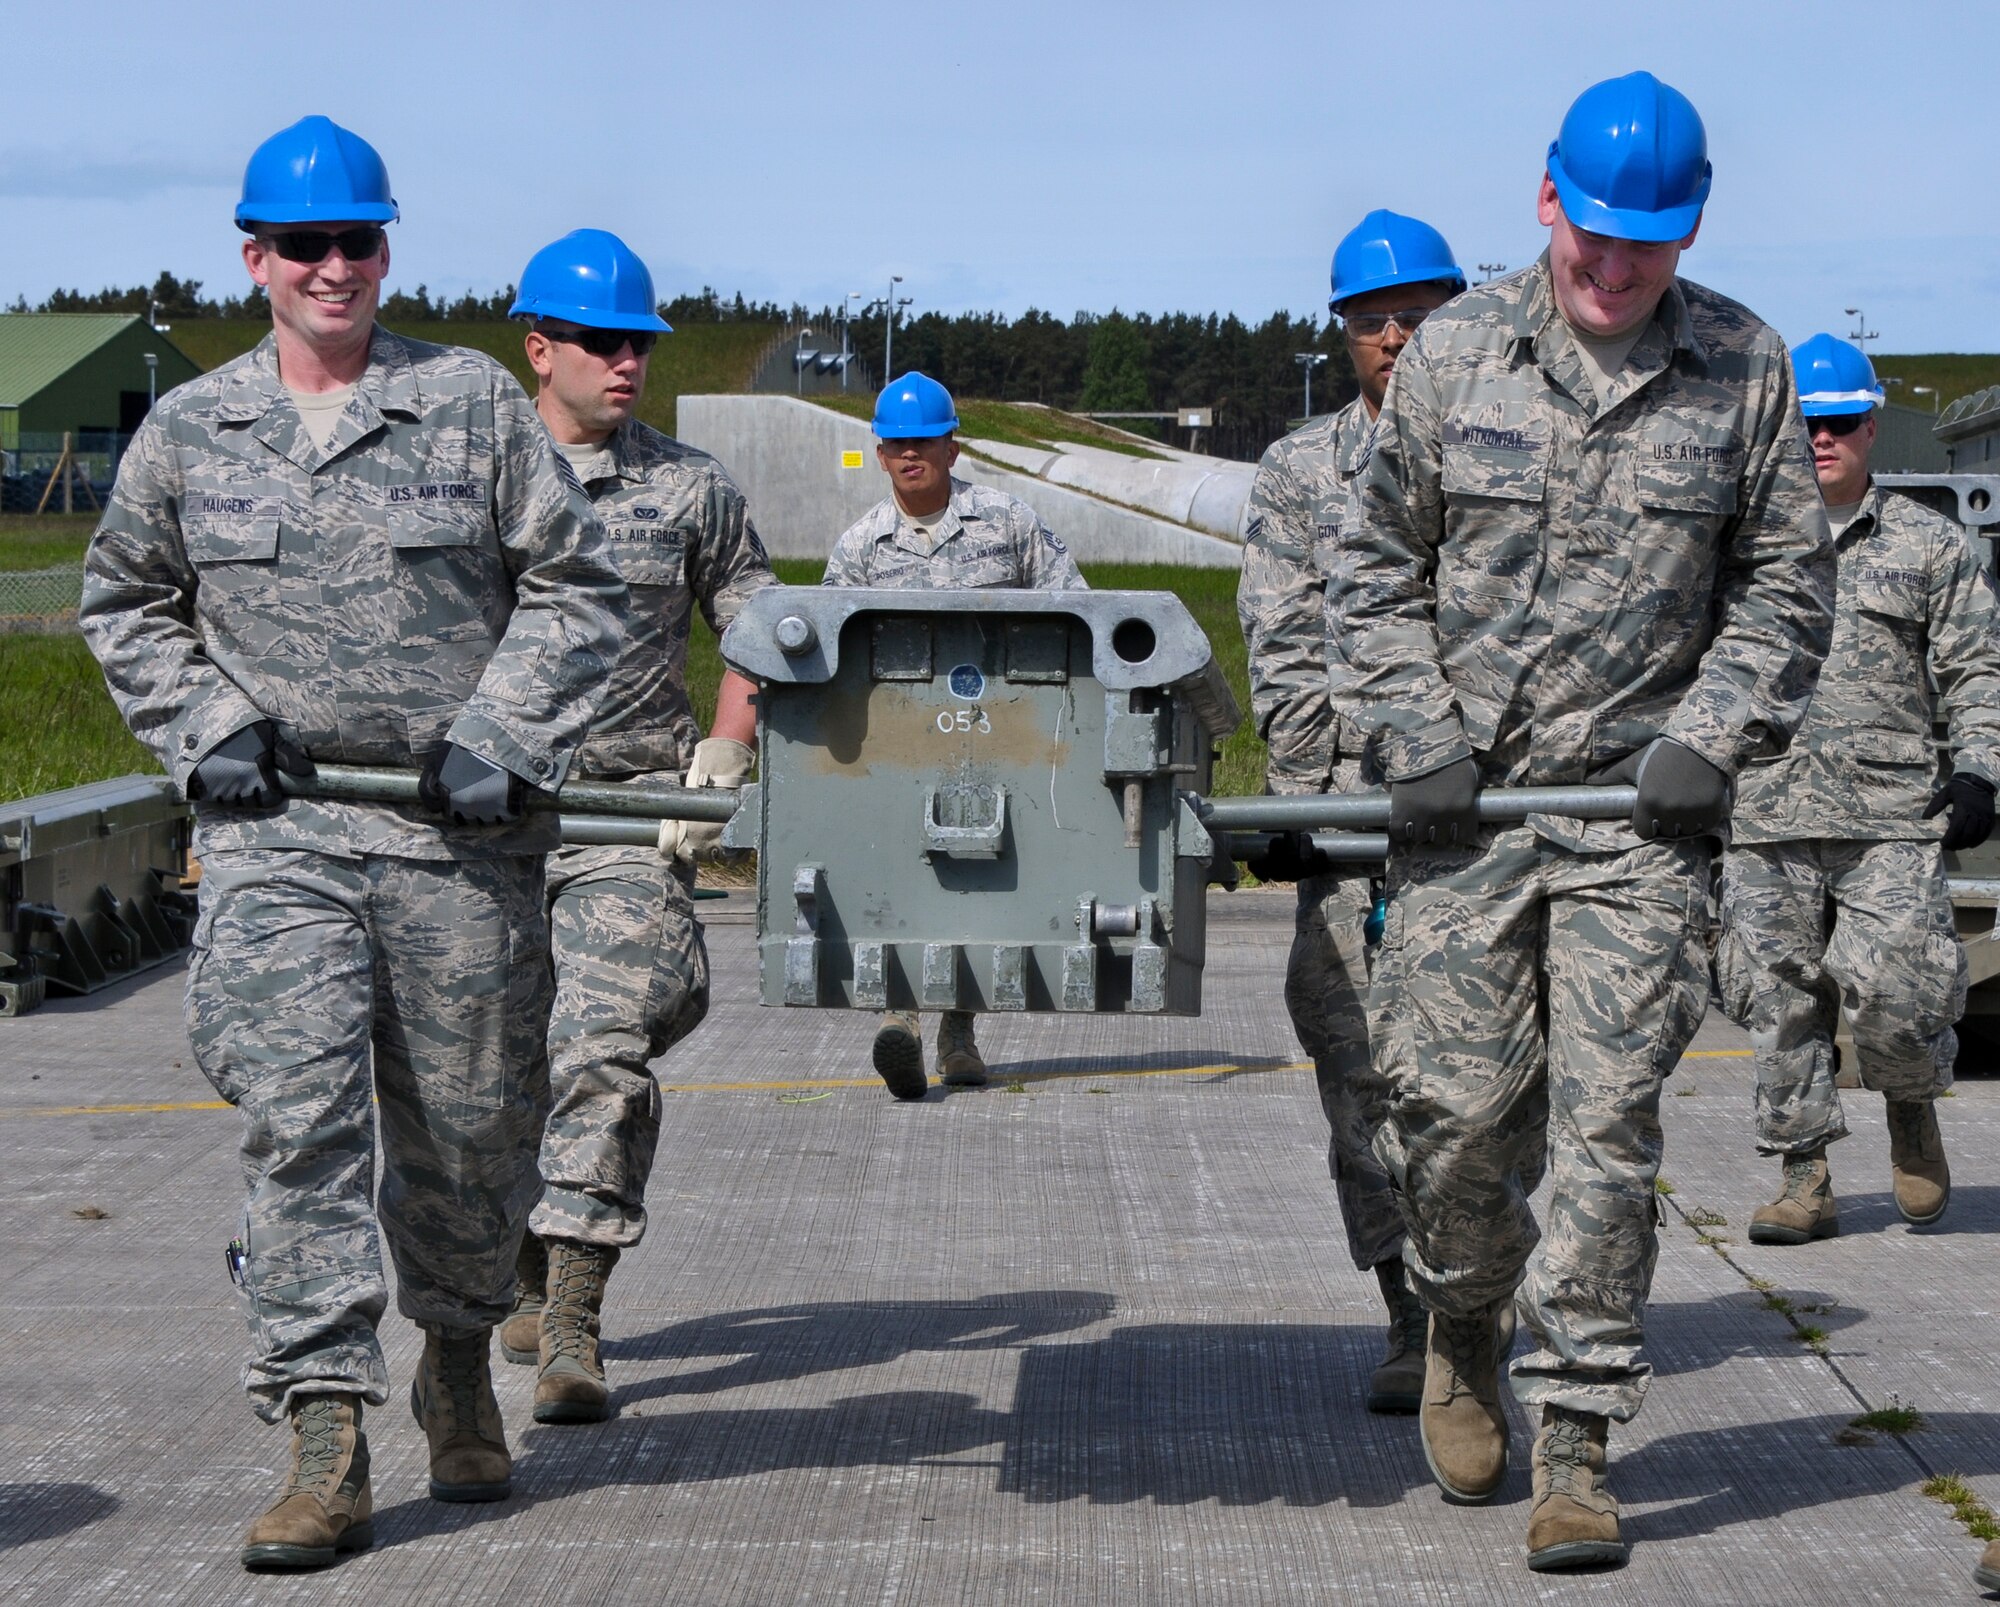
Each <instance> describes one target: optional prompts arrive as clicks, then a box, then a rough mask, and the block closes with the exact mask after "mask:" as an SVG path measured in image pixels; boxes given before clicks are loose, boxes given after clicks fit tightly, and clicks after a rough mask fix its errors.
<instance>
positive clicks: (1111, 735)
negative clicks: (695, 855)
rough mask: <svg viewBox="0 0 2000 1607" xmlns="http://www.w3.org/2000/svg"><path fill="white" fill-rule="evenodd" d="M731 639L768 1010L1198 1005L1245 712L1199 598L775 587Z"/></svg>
mask: <svg viewBox="0 0 2000 1607" xmlns="http://www.w3.org/2000/svg"><path fill="white" fill-rule="evenodd" d="M722 652H723V657H724V658H725V659H727V660H728V662H729V664H730V665H731V666H732V667H733V668H735V669H736V670H738V671H740V672H741V673H743V674H744V675H747V676H749V677H750V678H751V679H752V680H754V681H756V682H757V685H758V693H757V700H758V716H759V718H758V743H759V753H758V760H759V775H760V777H761V780H760V782H759V783H758V784H757V785H755V786H752V787H746V788H745V789H744V799H743V808H742V810H741V811H740V812H739V813H738V814H737V816H736V818H735V819H734V820H733V821H732V822H731V823H730V825H729V826H728V827H727V828H726V829H725V831H724V833H723V843H724V845H725V846H728V847H733V848H753V849H755V850H756V851H757V856H758V859H757V864H758V894H757V899H758V941H759V952H760V954H761V956H762V966H763V998H764V1002H765V1003H766V1004H771V1005H793V1006H809V1007H810V1006H835V1007H850V1008H854V1009H862V1010H884V1009H905V1010H908V1009H927V1010H945V1009H957V1010H978V1011H1076V1012H1093V1011H1094V1012H1114V1013H1115V1012H1124V1011H1133V1012H1146V1013H1152V1014H1169V1015H1194V1014H1197V1013H1199V1011H1200V1009H1201V969H1202V960H1203V953H1204V944H1205V937H1206V928H1205V922H1206V906H1205V900H1204V890H1205V888H1206V886H1207V883H1208V880H1209V867H1210V860H1211V858H1212V857H1213V856H1214V854H1215V852H1216V848H1215V844H1214V843H1213V841H1212V840H1211V838H1210V836H1209V834H1208V832H1207V830H1206V829H1205V828H1204V827H1203V825H1202V823H1201V820H1200V818H1199V816H1198V814H1197V810H1196V806H1195V802H1194V801H1193V800H1192V799H1190V798H1189V797H1187V796H1184V794H1186V793H1188V792H1193V793H1195V794H1199V793H1201V792H1204V791H1206V790H1207V787H1208V782H1209V777H1210V773H1211V767H1212V765H1213V763H1214V759H1215V749H1216V748H1217V747H1219V746H1220V745H1221V743H1222V742H1223V741H1224V739H1225V738H1227V737H1228V735H1229V733H1230V732H1231V731H1233V730H1234V729H1235V728H1236V726H1237V724H1238V722H1239V721H1240V719H1241V715H1240V713H1239V712H1238V710H1237V707H1236V702H1235V699H1234V698H1233V697H1231V695H1230V692H1229V688H1228V685H1227V683H1226V682H1225V681H1224V679H1223V677H1222V672H1221V671H1220V669H1218V668H1217V666H1216V664H1215V662H1214V659H1213V657H1212V656H1211V654H1210V652H1209V645H1208V639H1207V638H1206V637H1205V636H1204V635H1203V634H1202V631H1201V628H1200V627H1199V626H1198V625H1197V624H1196V623H1195V621H1194V619H1193V617H1192V616H1191V615H1190V614H1189V613H1188V611H1187V609H1186V608H1185V607H1184V606H1183V605H1182V604H1181V602H1180V600H1179V599H1178V598H1176V597H1173V596H1171V595H1169V594H1167V593H1163V592H1084V591H1070V592H1044V591H998V590H985V591H874V590H866V589H847V588H823V587H774V588H770V589H767V590H764V591H760V592H758V593H756V594H755V595H754V596H753V597H752V598H751V599H750V601H749V602H748V603H747V604H746V605H745V606H744V609H743V611H742V613H741V614H739V615H738V616H737V619H736V621H735V623H734V624H732V625H731V626H730V628H729V632H728V634H727V635H726V636H725V637H724V638H723V643H722ZM565 802H566V803H567V800H565Z"/></svg>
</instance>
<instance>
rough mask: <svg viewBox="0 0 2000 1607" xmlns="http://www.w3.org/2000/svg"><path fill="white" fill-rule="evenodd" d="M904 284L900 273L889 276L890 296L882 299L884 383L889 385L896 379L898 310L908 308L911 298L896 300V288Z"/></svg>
mask: <svg viewBox="0 0 2000 1607" xmlns="http://www.w3.org/2000/svg"><path fill="white" fill-rule="evenodd" d="M902 282H903V276H902V275H901V274H900V273H892V274H890V275H889V294H888V295H886V296H884V297H883V298H882V383H883V384H884V385H887V384H888V383H889V381H890V380H892V379H894V378H895V377H896V309H897V308H899V307H907V306H909V304H910V298H909V297H908V296H905V297H903V298H902V300H900V301H898V300H897V299H896V286H898V285H899V284H901V283H902Z"/></svg>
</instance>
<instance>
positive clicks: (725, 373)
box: [168, 318, 778, 435]
mask: <svg viewBox="0 0 2000 1607" xmlns="http://www.w3.org/2000/svg"><path fill="white" fill-rule="evenodd" d="M385 327H386V328H390V329H393V330H394V331H395V332H396V333H397V334H399V335H408V336H410V337H412V338H413V339H416V340H429V341H436V342H437V343H438V344H440V345H444V346H470V347H471V348H472V349H473V350H474V351H482V352H485V353H486V354H487V356H489V357H493V358H497V359H498V360H499V361H500V362H501V363H503V364H505V365H506V367H507V369H508V371H509V372H510V373H512V374H513V376H514V377H515V378H516V379H518V380H519V381H520V382H521V383H522V384H523V385H524V386H526V387H527V388H528V389H529V391H530V392H532V391H533V390H534V386H535V381H534V376H533V375H532V374H531V373H529V371H528V360H527V356H526V354H525V353H524V352H523V350H522V347H521V338H522V336H523V334H524V333H525V332H526V330H525V326H523V325H521V324H515V323H469V322H456V321H454V322H434V323H398V324H389V325H385ZM270 332H271V326H270V325H269V324H268V323H262V322H258V321H256V320H254V319H248V318H195V319H189V320H187V321H185V322H183V323H177V324H175V325H174V327H173V329H172V331H171V333H170V335H169V337H168V338H169V339H171V340H172V341H173V343H174V344H175V345H176V346H178V347H180V349H181V350H182V351H184V352H186V353H187V354H188V356H189V358H190V359H192V360H193V361H194V362H196V363H198V364H200V365H201V366H202V367H203V368H204V369H208V368H219V367H220V366H221V365H222V364H224V363H226V362H228V361H229V360H230V359H231V358H233V357H241V356H242V355H243V354H244V353H245V352H247V351H248V350H250V348H251V347H252V346H255V345H256V344H257V342H258V341H260V340H262V339H263V338H264V337H265V336H266V335H267V334H269V333H270ZM777 333H778V330H777V327H776V326H775V325H771V324H685V325H683V326H682V327H681V328H679V329H677V330H675V331H674V333H673V334H671V335H662V336H661V337H660V343H659V345H657V346H655V347H654V348H653V360H652V363H651V365H650V366H649V367H648V369H647V373H646V395H645V399H644V400H643V401H642V402H640V404H639V417H640V418H641V419H642V420H643V421H644V422H646V423H648V424H650V425H652V426H653V427H654V428H655V429H659V430H665V431H666V432H667V434H669V435H672V434H673V433H674V419H675V405H674V404H675V398H676V397H679V396H701V395H708V394H711V393H713V392H718V391H724V392H727V391H747V390H748V389H749V388H750V377H751V375H752V373H753V372H754V371H755V370H756V367H757V359H758V358H759V357H760V356H761V355H762V354H763V351H764V348H765V347H766V346H768V345H769V344H770V343H771V341H772V339H773V338H774V337H775V336H776V335H777Z"/></svg>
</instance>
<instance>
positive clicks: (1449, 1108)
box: [1369, 826, 1712, 1422]
mask: <svg viewBox="0 0 2000 1607" xmlns="http://www.w3.org/2000/svg"><path fill="white" fill-rule="evenodd" d="M1711 852H1712V845H1711V844H1710V843H1709V841H1708V840H1707V839H1691V840H1685V841H1679V842H1661V843H1647V844H1639V845H1637V846H1634V847H1632V848H1630V849H1627V850H1626V851H1625V852H1624V853H1614V854H1579V853H1574V852H1572V851H1570V850H1569V849H1567V848H1565V847H1563V846H1562V845H1560V844H1557V843H1553V842H1550V841H1549V840H1548V839H1547V838H1545V837H1543V836H1542V835H1541V834H1540V833H1538V832H1537V831H1535V830H1534V829H1533V828H1532V827H1530V826H1515V827H1510V828H1507V829H1505V830H1501V831H1493V830H1491V829H1485V830H1482V831H1481V833H1480V841H1479V843H1478V845H1476V846H1475V847H1474V848H1472V849H1470V850H1450V851H1437V852H1425V853H1410V852H1407V851H1398V852H1396V853H1394V854H1392V855H1391V857H1390V861H1389V884H1390V894H1391V897H1390V902H1389V910H1388V921H1387V925H1386V927H1385V929H1384V931H1383V934H1382V943H1381V949H1380V953H1379V954H1378V956H1377V958H1376V961H1375V991H1374V995H1373V997H1372V998H1371V1001H1370V1007H1369V1026H1370V1032H1371V1037H1372V1041H1373V1043H1374V1046H1375V1054H1376V1058H1377V1064H1378V1065H1379V1067H1380V1069H1381V1073H1382V1075H1383V1077H1384V1078H1385V1079H1386V1081H1387V1083H1388V1089H1389V1115H1388V1120H1387V1121H1386V1122H1385V1123H1384V1124H1383V1126H1382V1128H1381V1131H1380V1136H1379V1138H1378V1140H1377V1144H1378V1148H1379V1152H1380V1154H1381V1157H1382V1160H1383V1163H1384V1164H1385V1166H1386V1167H1387V1169H1388V1173H1389V1178H1390V1181H1391V1184H1392V1186H1393V1187H1394V1188H1395V1189H1396V1191H1397V1193H1398V1195H1399V1197H1400V1200H1401V1203H1402V1206H1403V1212H1404V1221H1405V1224H1406V1226H1407V1228H1408V1240H1407V1242H1406V1243H1405V1246H1404V1250H1403V1259H1404V1262H1405V1264H1406V1265H1407V1266H1408V1268H1409V1273H1410V1279H1411V1283H1412V1286H1413V1287H1414V1288H1415V1289H1416V1290H1417V1292H1418V1294H1419V1296H1420V1297H1421V1298H1422V1299H1423V1301H1424V1303H1425V1304H1426V1305H1428V1306H1430V1307H1431V1309H1432V1310H1434V1311H1439V1312H1443V1313H1445V1314H1446V1315H1450V1316H1470V1315H1472V1314H1473V1313H1475V1312H1478V1311H1480V1310H1483V1309H1485V1308H1487V1307H1489V1306H1492V1305H1493V1304H1495V1303H1496V1302H1498V1301H1501V1300H1505V1299H1507V1298H1508V1297H1509V1296H1510V1295H1512V1294H1513V1293H1514V1289H1515V1285H1516V1283H1517V1281H1519V1280H1521V1278H1522V1273H1523V1269H1524V1268H1526V1280H1525V1282H1524V1283H1522V1285H1521V1290H1520V1296H1519V1306H1520V1310H1521V1314H1522V1318H1523V1326H1524V1328H1525V1330H1526V1332H1527V1334H1528V1336H1529V1338H1530V1339H1531V1341H1532V1345H1531V1348H1530V1350H1529V1351H1528V1353H1527V1354H1525V1355H1522V1356H1520V1357H1517V1358H1516V1359H1515V1361H1514V1363H1513V1367H1512V1374H1513V1381H1514V1391H1515V1393H1516V1394H1517V1395H1518V1396H1519V1397H1520V1398H1521V1399H1522V1400H1523V1401H1525V1402H1527V1403H1528V1404H1530V1405H1532V1406H1544V1405H1548V1406H1562V1407H1567V1408H1569V1409H1570V1410H1572V1411H1579V1412H1597V1413H1602V1414H1604V1415H1606V1416H1609V1417H1615V1418H1617V1419H1619V1420H1620V1421H1621V1422H1623V1421H1625V1420H1627V1419H1629V1418H1631V1417H1632V1415H1633V1414H1634V1413H1635V1412H1637V1411H1638V1409H1639V1404H1640V1401H1641V1400H1642V1398H1643V1397H1644V1394H1645V1388H1646V1381H1647V1379H1648V1377H1649V1376H1650V1375H1651V1372H1652V1368H1651V1365H1650V1364H1649V1363H1647V1362H1646V1361H1645V1360H1644V1359H1643V1358H1642V1356H1641V1354H1640V1347H1641V1341H1642V1333H1641V1328H1642V1321H1643V1314H1644V1311H1645V1302H1646V1294H1647V1291H1648V1289H1649V1288H1650V1287H1651V1284H1652V1277H1653V1262H1654V1257H1655V1253H1656V1247H1655V1241H1654V1230H1655V1226H1656V1214H1655V1213H1656V1211H1657V1204H1656V1200H1655V1195H1654V1187H1653V1185H1654V1180H1655V1179H1656V1178H1657V1177H1658V1176H1659V1170H1660V1155H1661V1133H1660V1091H1661V1085H1662V1083H1663V1081H1664V1080H1665V1078H1666V1075H1667V1073H1668V1072H1670V1071H1672V1070H1673V1068H1674V1064H1675V1062H1676V1061H1678V1060H1679V1059H1680V1057H1681V1053H1682V1051H1683V1050H1685V1049H1686V1048H1687V1045H1688V1043H1689V1041H1690V1040H1691V1039H1692V1038H1693V1037H1694V1034H1695V1029H1696V1028H1697V1027H1698V1026H1700V1024H1701V1017H1702V1012H1703V1009H1704V1008H1705V1006H1706V1005H1707V1002H1708V948H1707V941H1706V929H1707V899H1706V889H1707V881H1708V867H1709V861H1710V856H1711ZM1544 991H1546V1005H1545V1006H1544V1003H1543V999H1542V995H1543V993H1544ZM1544 1022H1546V1026H1544ZM1545 1144H1546V1147H1547V1156H1546V1164H1547V1165H1548V1167H1549V1168H1550V1169H1551V1170H1552V1171H1553V1174H1554V1178H1555V1192H1554V1196H1553V1198H1552V1199H1551V1200H1550V1202H1549V1212H1548V1215H1549V1220H1548V1231H1547V1236H1546V1238H1543V1237H1542V1234H1541V1233H1540V1231H1539V1229H1538V1228H1537V1225H1536V1222H1535V1217H1534V1212H1533V1211H1532V1210H1531V1209H1530V1207H1529V1203H1528V1202H1529V1196H1530V1195H1531V1194H1532V1193H1533V1192H1534V1189H1535V1187H1536V1185H1537V1183H1538V1182H1539V1181H1540V1178H1541V1175H1542V1171H1543V1167H1544V1156H1543V1147H1544V1145H1545ZM1538 1239H1540V1240H1541V1242H1542V1252H1541V1254H1540V1256H1539V1257H1537V1258H1536V1259H1535V1261H1534V1264H1533V1265H1532V1266H1530V1265H1529V1254H1530V1252H1531V1251H1532V1250H1533V1249H1534V1247H1535V1244H1536V1242H1537V1240H1538Z"/></svg>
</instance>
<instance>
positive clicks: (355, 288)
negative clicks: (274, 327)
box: [243, 223, 389, 352]
mask: <svg viewBox="0 0 2000 1607" xmlns="http://www.w3.org/2000/svg"><path fill="white" fill-rule="evenodd" d="M289 227H290V226H288V225H273V226H271V227H270V228H269V229H267V230H263V231H261V232H260V233H259V234H258V235H257V236H253V237H252V238H251V239H248V240H245V241H244V242H243V262H244V266H245V267H247V268H248V269H249V270H250V277H251V278H252V279H254V280H256V281H257V283H258V284H260V285H262V286H263V287H264V290H265V292H266V293H267V294H268V295H269V296H270V298H271V318H272V321H273V322H274V323H277V324H278V325H280V326H282V327H283V328H285V329H286V330H288V331H289V332H290V333H292V334H293V335H295V336H297V337H298V339H299V340H300V341H301V342H302V343H303V344H304V345H306V346H307V347H309V348H310V349H312V350H314V351H319V352H337V351H343V350H346V349H348V348H351V347H352V346H354V345H355V344H357V343H359V344H362V345H365V344H366V343H367V340H368V333H369V331H370V329H372V328H373V327H374V323H375V309H376V306H377V304H378V303H379V302H380V301H381V299H382V281H383V279H385V278H386V277H387V276H388V273H389V240H388V235H387V233H386V231H383V230H381V229H380V228H379V227H378V226H376V225H372V224H361V223H316V224H313V225H311V228H312V230H313V231H315V232H317V231H321V230H323V231H325V232H326V233H328V234H339V233H341V232H343V231H345V230H349V229H361V228H375V229H376V232H377V233H378V234H380V235H381V237H382V243H381V245H380V247H379V248H378V249H377V250H376V251H375V253H374V255H372V256H367V257H360V258H357V259H353V260H350V259H349V258H348V257H347V256H346V255H345V254H344V253H343V252H342V251H341V250H340V248H339V247H338V246H334V247H333V248H332V249H331V250H329V251H328V252H327V254H326V255H325V256H324V257H323V258H322V259H321V260H320V261H318V262H291V261H288V260H287V259H286V258H284V257H283V256H281V255H279V253H278V251H277V248H276V247H275V246H274V245H272V244H271V243H270V241H269V238H268V236H269V235H272V234H277V233H280V232H284V231H285V230H286V229H288V228H289ZM297 227H298V228H299V229H300V230H304V229H305V228H306V227H307V226H306V225H304V224H301V225H298V226H297Z"/></svg>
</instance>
